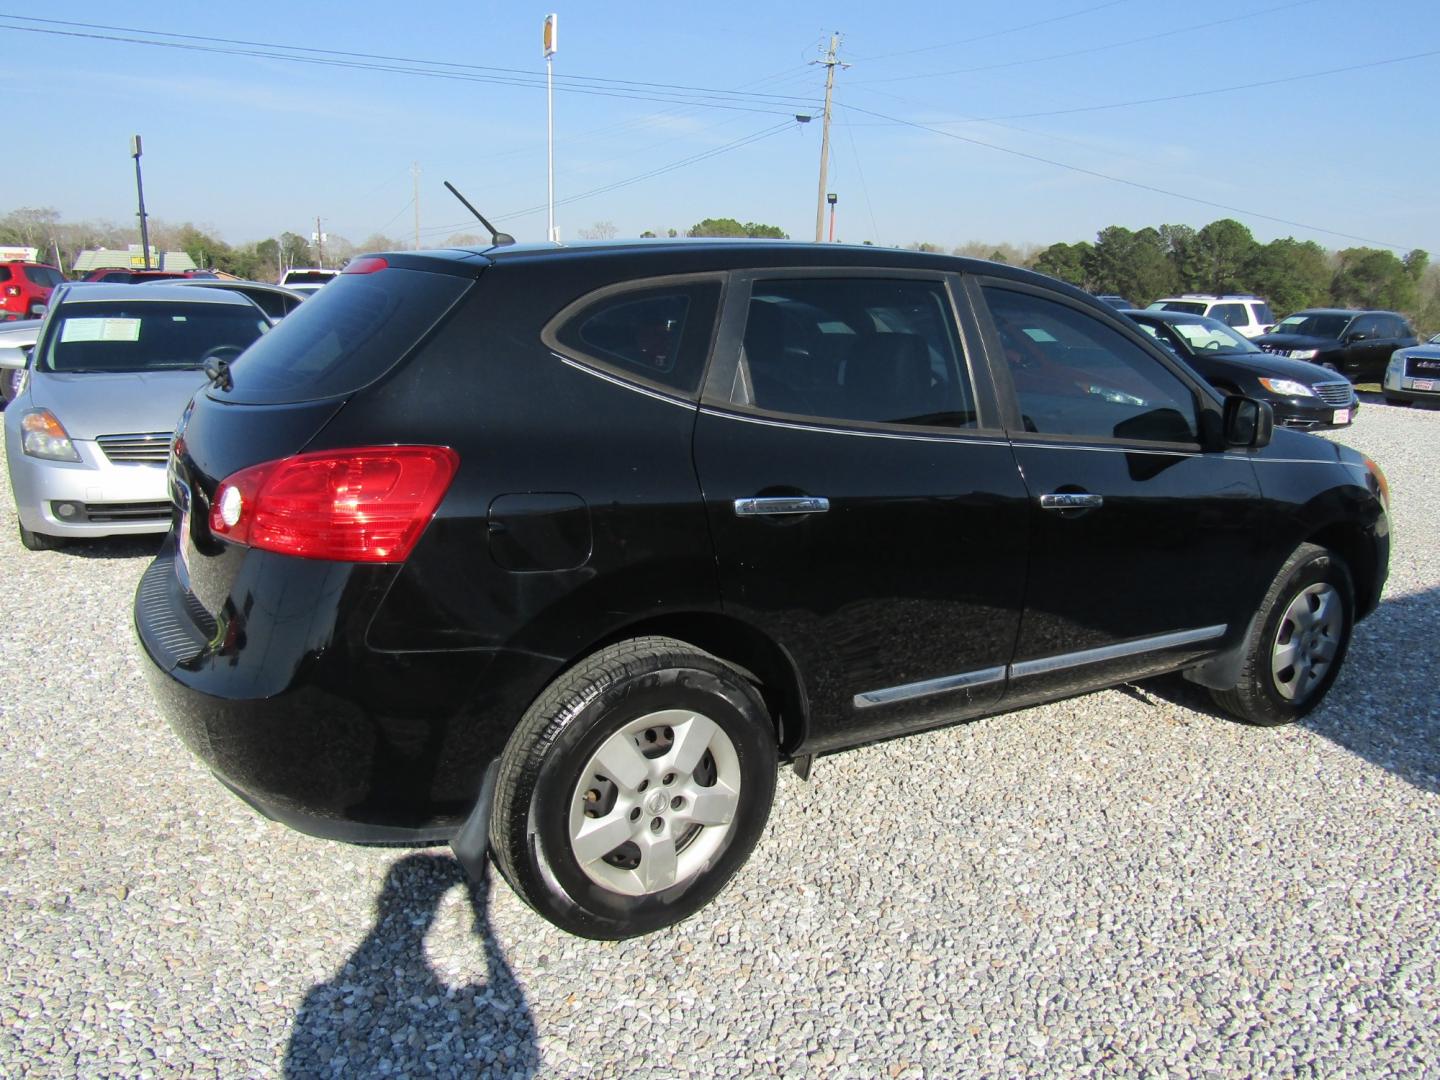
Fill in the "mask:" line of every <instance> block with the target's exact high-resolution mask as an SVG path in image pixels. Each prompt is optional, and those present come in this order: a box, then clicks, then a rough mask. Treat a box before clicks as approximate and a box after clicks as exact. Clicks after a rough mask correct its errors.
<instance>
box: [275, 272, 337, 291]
mask: <svg viewBox="0 0 1440 1080" xmlns="http://www.w3.org/2000/svg"><path fill="white" fill-rule="evenodd" d="M338 273H340V271H339V270H327V269H325V268H324V267H321V266H295V267H292V268H291V269H289V270H286V271H285V273H283V274H281V275H280V284H281V285H284V286H285V287H286V288H287V289H294V290H295V291H296V292H298V293H305V294H307V295H308V294H310V293H313V292H318V291H319V290H320V287H321V286H322V285H324V284H325V283H326V282H327V281H329V280H330V279H331V278H333V277H334V276H335V275H336V274H338Z"/></svg>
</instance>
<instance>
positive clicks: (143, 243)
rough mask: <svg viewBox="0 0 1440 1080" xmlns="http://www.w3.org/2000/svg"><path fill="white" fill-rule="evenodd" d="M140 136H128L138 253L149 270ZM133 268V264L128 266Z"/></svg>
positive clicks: (148, 232) (148, 238)
mask: <svg viewBox="0 0 1440 1080" xmlns="http://www.w3.org/2000/svg"><path fill="white" fill-rule="evenodd" d="M141 152H142V151H141V146H140V136H139V135H131V136H130V156H131V157H133V158H134V159H135V196H136V198H137V199H139V201H140V252H141V254H142V255H143V256H144V257H145V269H146V270H149V269H150V229H149V227H148V226H147V225H146V224H145V185H144V183H143V182H141V179H140V154H141ZM130 265H131V266H134V265H135V264H134V263H131V264H130Z"/></svg>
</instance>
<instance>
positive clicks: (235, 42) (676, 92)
mask: <svg viewBox="0 0 1440 1080" xmlns="http://www.w3.org/2000/svg"><path fill="white" fill-rule="evenodd" d="M0 18H6V19H13V20H15V21H17V22H31V23H44V24H47V25H50V26H68V27H72V28H75V29H73V30H70V31H65V30H46V29H44V28H42V27H33V26H5V27H0V28H3V29H9V30H20V31H25V32H28V33H37V34H50V35H54V36H60V37H77V38H89V39H92V40H101V41H118V42H124V43H128V44H135V45H150V46H153V47H159V48H171V49H180V50H186V51H192V52H210V53H221V54H225V55H234V56H259V57H262V58H265V59H272V60H289V61H291V62H295V63H311V64H319V65H323V66H328V67H353V68H357V69H360V70H374V71H395V72H402V73H409V74H424V75H430V76H434V77H442V78H443V77H447V76H448V77H453V78H464V79H467V80H468V81H474V82H489V83H497V84H501V85H511V86H536V87H539V86H544V79H543V77H541V76H540V75H539V74H538V73H536V72H533V71H529V70H527V69H524V68H505V67H493V66H486V65H482V64H466V63H459V62H452V61H443V60H428V59H423V58H416V57H405V56H388V55H385V54H383V53H364V52H351V51H347V50H342V49H320V48H313V47H310V46H302V45H285V44H282V43H277V42H267V41H250V40H246V39H243V38H222V37H210V36H205V35H201V34H177V33H171V32H170V31H163V30H146V29H141V28H138V27H131V26H114V25H110V24H107V23H85V22H72V21H67V20H64V19H43V18H38V17H35V16H28V15H11V14H8V13H4V12H0ZM81 30H83V31H87V32H85V33H81V32H79V31H81ZM101 30H109V31H116V32H118V33H119V34H145V35H150V37H145V38H133V37H119V36H115V35H113V34H101V33H96V32H95V31H101ZM161 38H175V39H180V40H175V41H164V40H159V39H161ZM196 41H198V42H208V43H210V44H208V45H189V44H185V42H196ZM219 45H227V46H243V47H244V48H219V47H216V46H219ZM276 49H280V50H285V52H283V53H274V52H256V51H254V50H276ZM290 53H294V54H298V55H288V54H290ZM324 57H348V58H351V59H349V60H339V59H336V60H327V59H324ZM358 61H365V62H364V63H360V62H358ZM395 64H403V65H407V66H405V67H394V66H392V65H395ZM787 70H788V69H787ZM469 72H482V73H487V74H483V75H480V74H476V75H469V74H467V73H469ZM556 78H557V79H558V80H561V81H563V82H573V83H577V84H581V85H577V86H571V87H567V88H566V89H568V91H569V92H571V93H586V92H591V93H596V94H599V96H634V97H637V98H639V99H640V100H645V101H652V100H653V101H671V100H677V99H678V100H680V101H681V102H682V103H686V104H699V102H693V101H691V100H689V99H692V98H694V97H695V96H697V95H699V96H700V97H701V98H706V97H716V98H722V99H729V98H733V99H746V98H752V99H755V100H756V101H757V102H759V103H765V104H770V105H776V106H778V105H782V104H785V105H790V104H794V103H796V102H799V103H801V104H809V103H810V99H808V98H795V97H789V96H786V95H778V94H763V93H756V92H747V91H743V90H734V91H731V90H717V89H715V88H713V87H704V86H687V85H684V84H680V83H659V82H646V81H642V80H636V79H615V78H609V77H605V76H598V75H573V74H570V75H559V76H557V77H556ZM759 81H764V80H759ZM587 87H588V88H589V89H588V90H587ZM632 87H633V88H636V89H634V90H631V89H629V88H632ZM602 90H603V91H610V92H611V93H609V94H602V93H600V91H602ZM642 90H653V91H657V92H662V93H663V94H665V96H663V97H646V96H644V95H643V94H641V93H640V91H642Z"/></svg>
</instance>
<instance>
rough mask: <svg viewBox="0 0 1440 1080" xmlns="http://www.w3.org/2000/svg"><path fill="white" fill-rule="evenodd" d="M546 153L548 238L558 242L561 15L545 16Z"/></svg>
mask: <svg viewBox="0 0 1440 1080" xmlns="http://www.w3.org/2000/svg"><path fill="white" fill-rule="evenodd" d="M544 43H545V155H546V174H547V184H546V186H547V190H548V196H549V197H548V199H547V200H546V203H547V206H548V207H549V211H550V212H549V218H548V226H549V228H548V231H547V232H546V234H545V236H546V239H548V240H549V241H551V242H552V243H558V242H559V240H560V234H559V233H558V232H556V230H555V83H554V77H555V52H556V50H557V49H558V48H559V47H560V16H559V15H555V14H550V15H546V16H545V37H544Z"/></svg>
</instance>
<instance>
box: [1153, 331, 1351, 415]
mask: <svg viewBox="0 0 1440 1080" xmlns="http://www.w3.org/2000/svg"><path fill="white" fill-rule="evenodd" d="M1125 314H1126V315H1128V316H1129V317H1130V318H1132V319H1134V320H1135V321H1136V322H1137V323H1139V324H1140V328H1141V329H1142V330H1145V331H1148V332H1149V333H1150V334H1152V335H1153V336H1154V337H1155V338H1156V339H1157V340H1158V341H1159V342H1160V344H1162V345H1164V346H1166V347H1167V348H1169V349H1170V350H1172V351H1173V352H1174V353H1175V355H1176V356H1178V357H1180V359H1181V360H1184V361H1185V362H1186V363H1187V364H1189V365H1190V366H1191V367H1192V368H1194V369H1195V370H1196V371H1198V372H1199V373H1200V376H1201V377H1202V378H1203V379H1204V380H1205V381H1206V382H1208V383H1209V384H1210V385H1211V386H1213V387H1215V389H1217V390H1219V391H1220V392H1221V393H1223V394H1242V395H1246V396H1248V397H1254V398H1260V399H1261V400H1262V401H1268V402H1269V403H1270V407H1271V409H1273V410H1274V412H1275V422H1276V423H1278V424H1287V425H1289V426H1290V427H1302V428H1326V427H1346V426H1348V425H1349V424H1351V423H1353V422H1354V420H1355V413H1356V412H1357V411H1358V410H1359V408H1360V399H1359V398H1358V397H1356V395H1355V388H1354V387H1353V386H1351V385H1350V380H1349V379H1342V378H1336V377H1335V376H1334V374H1333V373H1332V372H1330V371H1327V370H1325V369H1324V368H1318V367H1316V366H1315V365H1314V364H1307V363H1305V362H1304V361H1303V360H1286V359H1284V358H1283V357H1279V356H1272V355H1270V354H1269V353H1266V352H1263V351H1262V350H1261V349H1259V348H1258V347H1257V346H1256V345H1255V344H1254V342H1252V341H1250V339H1248V338H1244V337H1241V336H1240V335H1239V334H1237V333H1236V332H1235V331H1234V330H1231V329H1230V327H1228V326H1226V325H1225V324H1224V323H1222V322H1220V321H1219V320H1218V319H1207V318H1204V317H1203V316H1200V315H1186V314H1184V313H1182V312H1178V311H1127V312H1125Z"/></svg>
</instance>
